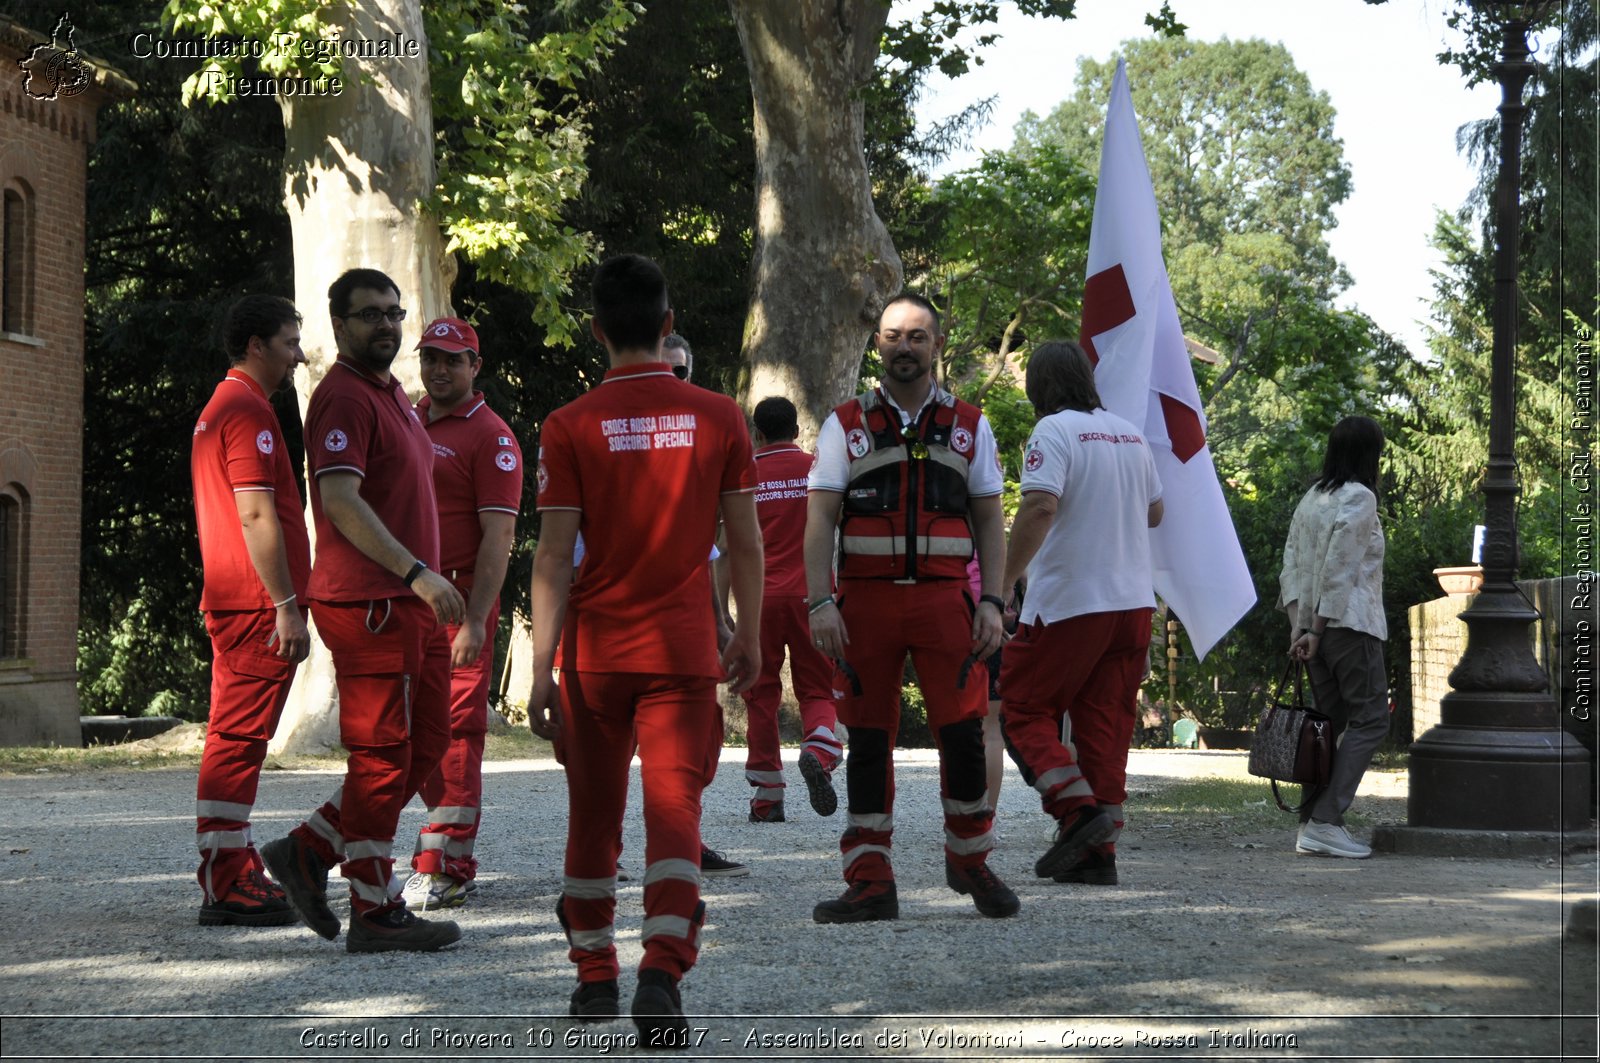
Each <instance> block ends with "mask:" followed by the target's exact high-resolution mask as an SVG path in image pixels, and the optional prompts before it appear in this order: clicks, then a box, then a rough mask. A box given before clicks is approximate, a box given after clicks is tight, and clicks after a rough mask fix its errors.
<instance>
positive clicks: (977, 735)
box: [834, 579, 994, 884]
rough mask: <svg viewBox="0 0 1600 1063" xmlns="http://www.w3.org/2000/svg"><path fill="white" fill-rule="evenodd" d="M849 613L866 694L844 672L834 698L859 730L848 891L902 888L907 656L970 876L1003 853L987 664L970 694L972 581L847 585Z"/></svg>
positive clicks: (843, 584) (851, 782)
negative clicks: (991, 789) (988, 761)
mask: <svg viewBox="0 0 1600 1063" xmlns="http://www.w3.org/2000/svg"><path fill="white" fill-rule="evenodd" d="M838 601H839V613H840V615H841V616H842V617H843V619H844V625H845V632H846V634H847V635H848V637H849V640H850V641H849V642H848V643H846V645H845V654H846V658H845V663H846V664H848V665H850V667H851V668H852V669H854V671H855V674H856V677H857V679H858V680H859V681H860V684H861V693H860V694H855V693H854V692H853V691H852V689H851V688H852V683H851V682H850V679H849V677H848V676H847V675H845V674H843V673H842V671H841V672H839V673H836V674H835V677H834V688H835V689H836V690H841V691H844V692H845V696H843V697H841V698H840V700H839V719H841V720H843V721H844V724H845V726H846V727H848V728H849V729H850V734H849V743H850V756H849V759H848V760H847V761H846V762H845V788H846V792H847V794H848V795H849V806H850V814H849V819H848V826H847V829H846V830H845V832H844V835H843V836H842V837H841V838H840V839H839V851H840V853H841V854H842V855H843V857H844V878H845V881H846V882H849V883H852V884H854V883H857V882H892V881H893V880H894V870H893V868H892V867H891V866H890V863H889V851H890V848H891V844H892V839H893V833H894V756H893V750H894V743H895V735H896V733H897V732H898V730H899V726H900V684H901V679H902V677H903V676H904V674H905V660H906V654H907V653H909V654H910V655H911V660H912V663H913V664H915V665H916V668H917V682H918V685H919V686H920V687H921V688H922V695H923V700H924V702H925V703H926V705H927V711H928V727H929V729H930V730H931V731H932V732H933V736H934V742H935V744H936V745H937V746H938V749H939V796H940V797H941V798H942V799H943V805H944V838H945V842H944V851H945V856H946V858H947V859H949V860H950V861H952V862H953V863H955V864H956V865H958V866H961V867H972V866H976V865H979V864H982V863H984V862H985V861H986V860H987V859H988V857H989V850H991V849H993V848H994V835H993V833H992V832H991V831H990V826H991V825H992V823H993V821H994V810H993V809H991V808H990V807H989V805H988V802H987V800H986V799H985V792H986V787H987V785H988V780H987V778H986V774H985V771H986V769H985V761H984V754H983V715H984V712H985V710H986V709H987V707H988V706H987V702H986V701H985V694H986V693H987V689H986V686H985V681H984V680H985V677H984V671H983V666H982V663H981V662H980V663H979V664H978V665H977V666H975V667H974V668H972V669H971V673H972V674H971V675H970V676H969V677H968V679H967V682H966V683H965V685H961V684H960V675H961V666H962V663H963V662H964V661H965V660H966V658H967V654H968V650H969V649H970V648H971V646H972V616H973V604H972V599H971V597H970V595H969V594H968V593H967V582H966V580H965V579H950V580H930V581H926V582H922V583H913V584H903V583H895V582H893V581H891V580H842V581H840V584H839V595H838Z"/></svg>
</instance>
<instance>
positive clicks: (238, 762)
mask: <svg viewBox="0 0 1600 1063" xmlns="http://www.w3.org/2000/svg"><path fill="white" fill-rule="evenodd" d="M276 631H277V613H276V612H275V611H274V610H272V609H246V610H238V611H233V610H229V611H223V612H211V613H207V614H206V632H207V633H208V634H209V635H210V636H211V713H210V715H209V717H208V718H207V721H206V745H205V752H204V753H203V754H202V755H201V758H200V778H199V780H198V782H197V783H196V786H195V842H196V844H197V846H198V847H199V849H200V870H199V873H198V878H199V879H200V888H201V889H202V890H204V891H205V895H206V903H207V904H211V903H215V902H216V901H217V900H219V899H220V898H221V897H223V896H225V895H226V894H227V892H228V888H229V887H230V886H232V885H233V883H234V882H235V881H236V880H237V879H238V878H239V876H240V875H241V874H243V873H244V872H245V871H247V870H251V869H255V870H260V868H261V857H260V856H258V855H257V854H256V849H255V845H254V844H253V843H252V842H251V840H250V810H251V809H252V808H253V807H255V803H256V785H257V783H258V782H259V781H260V779H261V762H262V761H263V760H265V759H266V756H267V741H268V740H269V739H271V738H272V735H273V733H274V732H276V731H277V729H278V720H279V718H280V717H281V716H282V715H283V706H284V704H285V702H287V701H288V699H289V685H290V683H291V682H293V680H294V673H295V662H293V661H291V660H288V659H287V658H284V657H279V656H277V654H276V652H275V650H276V646H274V645H269V640H270V639H272V637H273V634H274V633H275V632H276Z"/></svg>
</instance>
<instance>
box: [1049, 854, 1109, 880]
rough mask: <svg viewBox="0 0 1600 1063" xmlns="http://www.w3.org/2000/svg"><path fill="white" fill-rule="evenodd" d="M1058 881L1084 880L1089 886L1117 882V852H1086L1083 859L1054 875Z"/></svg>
mask: <svg viewBox="0 0 1600 1063" xmlns="http://www.w3.org/2000/svg"><path fill="white" fill-rule="evenodd" d="M1053 877H1054V878H1055V880H1056V881H1057V882H1082V883H1084V884H1085V885H1088V886H1115V885H1116V884H1117V854H1116V853H1095V852H1090V853H1085V854H1084V856H1083V859H1082V860H1079V861H1078V862H1077V863H1075V864H1073V865H1072V866H1071V867H1069V868H1067V869H1066V870H1065V871H1061V872H1058V873H1057V874H1056V875H1054V876H1053Z"/></svg>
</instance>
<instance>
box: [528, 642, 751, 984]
mask: <svg viewBox="0 0 1600 1063" xmlns="http://www.w3.org/2000/svg"><path fill="white" fill-rule="evenodd" d="M635 740H637V742H638V749H639V764H640V775H641V777H642V780H643V783H644V832H645V833H644V837H645V841H644V859H645V869H644V924H643V927H642V929H641V933H640V938H641V940H642V941H643V944H644V959H643V960H642V961H641V962H640V964H639V967H640V969H641V970H643V969H644V968H646V967H654V968H657V969H659V970H663V971H666V972H667V973H668V974H669V975H671V976H672V977H673V978H675V979H676V978H681V977H682V976H683V973H684V972H685V971H687V970H688V969H689V968H691V967H693V966H694V962H695V958H696V956H698V955H699V951H700V926H701V924H702V923H704V921H705V905H704V904H702V903H701V901H700V791H702V790H703V789H705V788H706V787H707V786H708V785H710V783H711V780H712V777H713V776H714V775H715V773H716V763H717V750H718V749H720V748H721V746H722V708H721V706H720V705H718V704H717V695H716V680H715V679H712V678H711V677H710V676H686V675H647V674H641V673H630V672H576V671H570V670H563V671H562V673H561V734H560V736H559V743H558V748H557V751H556V752H557V756H558V759H560V760H561V763H562V764H563V765H564V766H565V767H566V771H567V810H568V811H567V816H568V818H567V855H566V863H565V868H564V872H565V873H564V876H563V878H562V883H561V899H560V901H559V902H558V903H557V905H556V914H557V915H558V916H559V917H560V919H561V925H562V927H563V928H564V929H565V930H566V932H567V941H568V944H569V945H570V946H571V951H570V952H568V954H567V955H568V958H569V959H571V960H572V962H573V963H575V964H577V965H578V980H579V981H580V982H597V981H609V980H612V979H615V978H616V977H617V950H616V945H615V944H614V939H613V931H612V925H613V923H614V921H615V915H616V907H617V857H618V856H619V855H620V854H621V852H622V815H623V811H624V809H625V808H626V806H627V799H628V764H629V762H630V761H631V760H632V759H633V749H634V741H635Z"/></svg>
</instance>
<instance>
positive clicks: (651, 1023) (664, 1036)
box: [633, 967, 689, 1052]
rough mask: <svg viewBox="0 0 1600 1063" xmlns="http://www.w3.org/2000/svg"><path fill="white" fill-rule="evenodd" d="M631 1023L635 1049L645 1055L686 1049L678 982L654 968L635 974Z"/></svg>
mask: <svg viewBox="0 0 1600 1063" xmlns="http://www.w3.org/2000/svg"><path fill="white" fill-rule="evenodd" d="M633 1024H634V1025H635V1026H637V1027H638V1028H639V1047H640V1048H642V1049H644V1050H645V1051H647V1052H672V1051H678V1050H680V1049H684V1048H688V1047H689V1020H687V1019H685V1018H684V1017H683V998H682V997H680V996H679V995H678V980H677V979H676V978H674V977H672V976H671V975H670V974H668V973H667V972H666V971H663V970H661V969H660V968H657V967H645V968H642V969H641V970H640V971H639V987H638V988H637V989H635V990H634V991H633Z"/></svg>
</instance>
